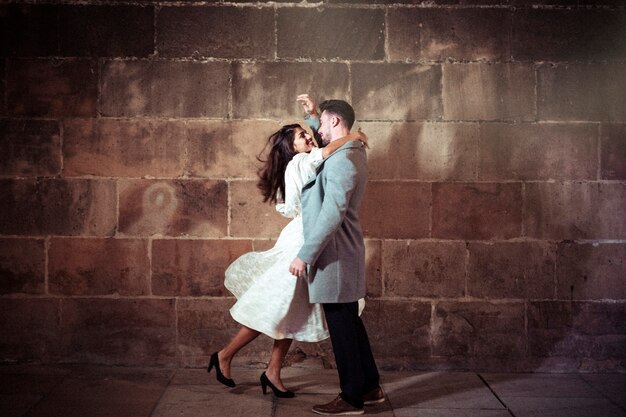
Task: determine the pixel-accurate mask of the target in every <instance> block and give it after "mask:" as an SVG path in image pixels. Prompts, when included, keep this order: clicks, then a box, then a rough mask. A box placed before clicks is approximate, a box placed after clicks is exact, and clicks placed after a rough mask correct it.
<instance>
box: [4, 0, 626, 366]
mask: <svg viewBox="0 0 626 417" xmlns="http://www.w3.org/2000/svg"><path fill="white" fill-rule="evenodd" d="M0 33H1V36H2V37H1V43H0V79H1V80H2V82H1V83H0V97H1V99H2V101H1V103H0V104H1V106H0V132H1V133H0V138H1V139H0V154H1V155H2V157H1V158H0V235H1V236H0V333H1V334H2V337H1V338H0V361H2V362H14V361H20V362H24V361H26V362H28V361H32V362H43V363H57V362H60V363H63V362H87V363H102V364H120V365H159V366H201V365H203V364H205V363H206V362H207V359H208V355H209V354H210V353H211V352H212V351H214V350H216V349H218V348H219V347H220V346H221V345H223V344H224V343H225V342H226V341H227V340H228V339H229V338H230V337H231V336H232V335H233V334H234V332H235V330H236V326H235V324H234V323H233V321H232V319H231V318H230V316H229V314H228V308H229V307H230V306H231V305H232V303H233V298H232V297H231V296H230V294H229V293H228V292H227V290H226V289H225V288H224V287H223V273H224V269H225V268H226V267H227V266H228V265H229V263H230V262H232V261H233V260H234V259H236V258H237V257H238V256H239V255H241V254H242V253H245V252H248V251H251V250H263V249H267V248H269V247H271V246H272V244H273V239H275V238H276V236H277V235H278V233H279V231H280V230H281V228H282V227H283V226H284V225H285V224H286V222H285V220H283V219H282V218H281V217H280V216H279V215H278V214H277V213H276V212H275V211H274V209H273V208H272V207H271V206H268V205H264V204H263V203H262V202H261V198H260V194H259V192H258V190H257V189H256V186H255V173H256V168H257V166H258V165H257V161H256V159H255V156H256V155H257V154H258V153H259V152H260V151H261V150H262V148H263V145H264V143H265V141H266V138H267V136H268V135H269V134H270V133H271V132H273V131H274V130H275V129H276V128H277V127H278V126H280V125H281V124H284V123H287V122H294V121H299V120H300V118H301V116H302V114H301V109H300V108H299V106H298V105H297V104H296V103H295V97H296V95H297V94H298V93H303V92H310V93H312V94H314V95H315V96H316V97H318V98H320V99H323V98H342V99H346V100H348V101H350V102H352V103H353V105H354V107H355V109H356V113H357V118H358V121H357V125H358V126H361V127H363V129H364V130H365V131H366V132H367V133H368V134H369V136H370V140H371V150H370V151H369V156H368V158H369V166H370V180H369V184H368V190H367V194H366V198H365V202H364V205H363V209H362V223H363V227H364V230H365V233H366V237H367V240H366V244H367V274H368V293H369V294H368V304H367V307H366V312H365V316H364V317H365V321H366V325H367V326H368V329H369V332H370V337H371V341H372V344H373V349H374V351H375V354H376V357H377V359H378V361H379V363H380V364H381V365H382V366H385V367H388V368H396V369H399V368H404V369H493V370H541V371H546V370H547V371H563V370H581V371H595V370H624V369H625V365H626V327H625V323H626V301H625V300H626V285H625V284H626V275H625V271H626V267H625V262H626V105H625V103H626V77H625V76H624V74H626V7H625V5H624V3H623V2H622V1H621V0H434V1H429V2H424V3H420V2H418V1H410V0H388V1H385V0H379V1H365V0H363V1H359V0H329V1H324V2H319V3H309V2H302V3H292V2H285V1H276V2H255V3H252V2H247V1H245V0H241V1H233V2H228V3H226V2H218V1H205V2H193V1H184V2H161V1H151V0H146V1H141V2H138V1H137V2H135V1H128V2H126V1H115V0H111V1H98V2H84V1H82V2H78V1H68V2H60V1H51V2H35V3H33V2H30V3H29V4H27V3H13V2H11V3H6V2H5V3H4V4H2V5H0ZM270 343H271V342H270V341H269V339H267V338H260V339H259V340H258V341H255V342H254V343H253V344H252V345H250V346H249V347H248V348H246V350H244V351H242V353H241V356H240V359H239V361H240V363H247V364H254V363H261V362H263V361H266V360H267V359H268V354H269V346H270ZM305 356H322V357H323V358H324V359H325V360H326V361H327V362H328V363H332V361H333V360H332V354H331V350H330V344H329V343H328V342H325V343H322V344H319V345H317V344H297V345H296V346H295V347H294V348H293V349H292V353H291V355H290V360H291V361H292V362H294V361H298V360H301V359H302V358H303V357H305Z"/></svg>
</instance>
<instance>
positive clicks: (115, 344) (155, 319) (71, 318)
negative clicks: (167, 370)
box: [57, 298, 176, 367]
mask: <svg viewBox="0 0 626 417" xmlns="http://www.w3.org/2000/svg"><path fill="white" fill-rule="evenodd" d="M175 303H176V301H175V300H174V299H167V298H162V299H139V298H135V299H133V298H121V299H113V298H68V299H64V300H63V301H62V310H61V329H60V333H59V334H58V336H57V337H59V339H60V340H61V341H62V343H63V348H64V349H65V352H64V354H63V359H64V361H68V362H90V363H98V364H103V365H121V366H130V365H132V366H170V367H171V366H174V365H175V364H176V311H175Z"/></svg>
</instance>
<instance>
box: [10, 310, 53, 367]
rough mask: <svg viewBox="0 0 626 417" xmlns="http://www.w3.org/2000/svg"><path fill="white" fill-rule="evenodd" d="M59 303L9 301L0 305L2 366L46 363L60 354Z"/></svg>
mask: <svg viewBox="0 0 626 417" xmlns="http://www.w3.org/2000/svg"><path fill="white" fill-rule="evenodd" d="M59 304H60V300H58V299H50V298H6V299H3V300H2V302H1V303H0V329H1V330H2V340H0V357H1V358H2V362H5V363H6V362H35V363H42V362H43V363H46V362H50V361H52V360H54V359H55V358H58V356H59V352H60V348H61V345H60V339H59V325H60V323H59V321H60V319H59V314H60V307H59Z"/></svg>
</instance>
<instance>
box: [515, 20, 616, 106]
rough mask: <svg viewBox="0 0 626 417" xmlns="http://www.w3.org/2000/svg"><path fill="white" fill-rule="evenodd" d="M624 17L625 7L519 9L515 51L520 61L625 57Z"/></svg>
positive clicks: (588, 59) (591, 59)
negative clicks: (613, 8) (621, 8)
mask: <svg viewBox="0 0 626 417" xmlns="http://www.w3.org/2000/svg"><path fill="white" fill-rule="evenodd" d="M625 21H626V12H625V11H623V10H602V9H590V10H587V9H583V8H580V9H543V8H542V9H535V8H530V9H525V8H521V9H517V10H515V11H514V12H513V29H512V32H511V34H512V35H511V49H512V55H513V58H514V59H515V60H519V61H605V60H623V59H624V58H626V26H624V22H625ZM554 22H559V24H558V25H556V24H554ZM561 99H563V97H561Z"/></svg>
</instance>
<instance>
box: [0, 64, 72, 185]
mask: <svg viewBox="0 0 626 417" xmlns="http://www.w3.org/2000/svg"><path fill="white" fill-rule="evenodd" d="M0 64H1V63H0ZM0 155H2V158H1V159H0V174H2V175H16V176H32V177H35V176H46V175H57V174H59V172H60V171H61V136H60V132H59V123H57V122H53V121H40V120H28V121H24V120H0Z"/></svg>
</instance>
